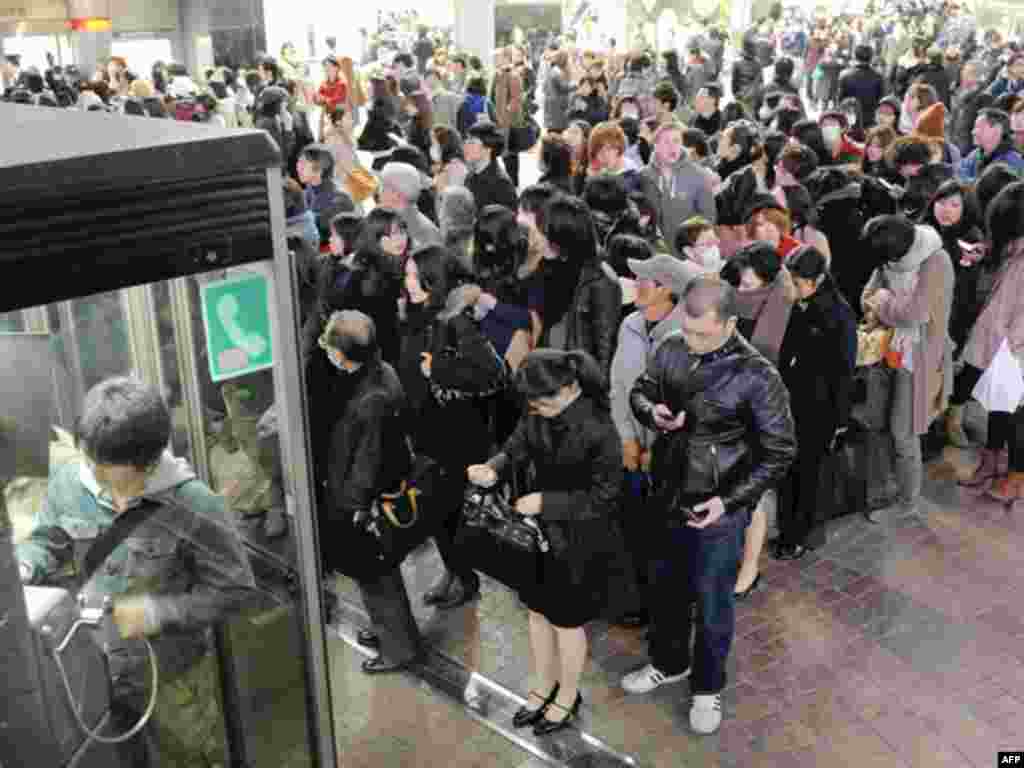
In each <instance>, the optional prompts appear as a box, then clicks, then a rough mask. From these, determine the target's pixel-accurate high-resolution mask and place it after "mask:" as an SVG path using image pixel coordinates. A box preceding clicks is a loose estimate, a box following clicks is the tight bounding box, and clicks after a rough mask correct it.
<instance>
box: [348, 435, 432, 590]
mask: <svg viewBox="0 0 1024 768" xmlns="http://www.w3.org/2000/svg"><path fill="white" fill-rule="evenodd" d="M439 472H440V468H439V466H438V465H437V463H436V462H434V461H433V460H431V459H429V458H427V457H425V456H420V455H416V456H415V457H414V458H413V466H412V470H411V471H410V472H409V476H408V478H407V479H405V480H403V481H402V482H401V484H400V486H399V487H398V488H397V489H396V490H395V491H392V492H388V493H381V494H379V495H378V496H377V498H376V499H374V501H373V504H372V505H371V507H370V509H369V511H368V512H367V513H364V514H362V515H360V516H358V517H357V518H356V519H355V520H354V521H353V527H354V529H355V533H356V535H357V536H358V539H359V541H358V549H359V550H361V556H360V557H359V558H358V560H360V561H361V566H360V567H359V568H358V570H359V571H360V573H359V574H358V575H359V576H363V577H373V576H379V575H382V574H384V573H386V572H387V571H389V570H391V569H393V568H396V567H398V565H399V564H400V563H401V562H402V561H403V560H404V559H405V558H406V556H407V555H408V554H409V553H410V552H412V551H413V550H414V549H416V548H417V547H419V546H420V545H421V544H423V542H425V541H426V540H427V539H428V538H429V537H430V536H433V535H434V534H435V533H436V532H437V531H438V530H439V529H440V526H441V523H442V517H443V513H444V510H443V508H442V507H441V506H440V505H437V504H434V503H433V497H434V493H435V489H436V487H437V483H438V482H439V480H438V474H439ZM354 559H355V558H354ZM353 565H355V564H353ZM353 575H356V574H353Z"/></svg>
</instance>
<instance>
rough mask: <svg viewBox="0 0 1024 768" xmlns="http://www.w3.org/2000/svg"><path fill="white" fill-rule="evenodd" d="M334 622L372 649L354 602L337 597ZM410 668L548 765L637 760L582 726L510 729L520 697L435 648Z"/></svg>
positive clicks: (629, 767)
mask: <svg viewBox="0 0 1024 768" xmlns="http://www.w3.org/2000/svg"><path fill="white" fill-rule="evenodd" d="M337 617H338V619H337V621H336V623H335V624H333V625H331V627H330V629H331V630H332V631H333V632H334V633H335V634H336V635H337V636H338V637H339V638H340V639H341V640H343V641H345V643H347V644H348V645H350V646H351V647H352V648H354V649H355V650H356V651H358V652H359V653H361V654H363V655H364V656H367V657H372V656H374V655H375V654H374V652H373V651H371V650H370V649H368V648H364V647H363V646H361V645H359V643H358V642H356V632H357V631H358V629H359V628H360V627H362V626H366V625H367V623H368V621H369V619H368V617H367V615H366V613H365V612H364V611H363V610H362V608H360V607H359V606H357V605H355V604H353V603H351V602H349V601H347V600H345V599H344V598H341V599H339V601H338V612H337ZM409 672H410V673H412V674H414V675H415V676H416V677H418V678H420V679H421V680H422V681H423V682H425V683H426V684H427V685H429V686H430V687H431V688H433V689H434V690H435V691H438V692H440V693H443V694H444V695H446V696H447V697H449V698H450V699H452V700H454V701H456V702H458V703H459V704H460V705H461V706H462V708H463V709H464V710H465V712H466V713H467V714H468V715H469V716H470V717H471V718H473V720H475V721H477V722H478V723H481V724H482V725H484V726H486V727H487V728H490V729H491V730H492V731H495V732H497V733H499V734H501V735H502V736H504V737H505V738H506V739H508V740H509V741H511V742H512V743H514V744H516V745H517V746H519V747H520V748H522V749H524V750H526V751H527V752H528V753H530V754H531V755H533V756H534V757H536V758H538V759H540V760H543V761H544V762H546V763H549V764H552V765H561V766H568V768H637V766H638V763H637V761H636V760H635V759H634V758H632V757H629V756H627V755H623V754H620V753H618V752H616V751H615V750H613V749H612V748H611V747H609V746H608V745H607V744H605V743H604V742H602V741H601V740H600V739H597V738H595V737H594V736H591V735H590V734H589V733H586V732H585V731H582V730H578V729H576V728H570V729H567V730H564V731H560V732H558V733H556V734H552V735H551V736H543V737H535V736H534V735H533V733H532V732H531V731H530V730H528V729H524V730H515V729H513V728H512V716H513V715H514V714H515V711H516V710H517V709H519V707H521V706H523V705H524V704H525V703H526V700H525V699H523V698H522V697H521V696H519V695H517V694H515V693H513V692H512V691H510V690H508V689H507V688H505V687H504V686H502V685H500V684H499V683H497V682H495V681H493V680H491V679H489V678H487V677H484V676H483V675H481V674H479V673H478V672H473V671H472V670H469V669H466V667H464V666H463V665H462V664H461V663H460V662H458V661H456V660H455V659H453V658H451V657H450V656H448V655H446V654H444V653H441V652H440V651H437V650H434V649H432V648H428V649H427V651H426V660H425V661H423V662H422V663H419V664H416V665H414V666H411V667H409Z"/></svg>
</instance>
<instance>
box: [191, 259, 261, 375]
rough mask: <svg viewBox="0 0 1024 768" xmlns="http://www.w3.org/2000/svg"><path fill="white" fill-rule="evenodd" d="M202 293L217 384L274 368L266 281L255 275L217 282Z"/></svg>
mask: <svg viewBox="0 0 1024 768" xmlns="http://www.w3.org/2000/svg"><path fill="white" fill-rule="evenodd" d="M199 291H200V297H201V300H202V304H203V326H204V328H205V330H206V352H207V358H208V359H209V363H210V377H211V378H212V379H213V380H214V382H221V381H226V380H228V379H233V378H235V377H237V376H242V375H244V374H247V373H252V372H253V371H262V370H264V369H266V368H270V367H272V366H273V365H274V353H273V349H272V347H271V341H270V290H269V286H268V284H267V278H266V277H264V276H263V275H256V274H254V275H245V276H243V277H236V278H229V279H227V280H216V281H213V282H209V283H205V284H203V285H201V286H200V289H199Z"/></svg>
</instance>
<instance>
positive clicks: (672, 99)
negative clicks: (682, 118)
mask: <svg viewBox="0 0 1024 768" xmlns="http://www.w3.org/2000/svg"><path fill="white" fill-rule="evenodd" d="M654 99H655V101H663V102H665V103H667V104H668V108H669V111H671V112H675V111H676V108H677V107H678V106H679V91H677V90H676V87H675V86H674V85H672V83H670V82H668V81H667V80H663V81H662V82H660V83H658V84H657V86H655V88H654Z"/></svg>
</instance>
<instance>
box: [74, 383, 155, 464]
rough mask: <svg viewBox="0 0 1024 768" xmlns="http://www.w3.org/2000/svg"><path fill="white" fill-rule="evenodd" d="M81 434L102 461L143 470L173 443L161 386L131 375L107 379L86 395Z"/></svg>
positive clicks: (85, 449)
mask: <svg viewBox="0 0 1024 768" xmlns="http://www.w3.org/2000/svg"><path fill="white" fill-rule="evenodd" d="M76 437H77V440H78V445H79V447H80V448H81V450H82V453H84V454H85V455H86V457H88V458H89V459H91V460H92V461H94V462H96V463H97V464H113V465H117V466H129V467H135V468H136V469H143V468H145V467H150V466H152V465H153V464H155V463H156V462H157V461H159V459H160V456H161V454H163V452H164V450H166V448H167V446H168V443H169V441H170V439H171V412H170V410H168V408H167V404H166V403H165V402H164V400H163V398H162V397H161V396H160V391H159V390H158V389H157V388H156V387H153V386H150V385H149V384H145V383H143V382H141V381H139V380H138V379H136V378H132V377H129V376H119V377H114V378H110V379H106V380H105V381H101V382H100V383H99V384H97V385H96V386H94V387H93V388H92V389H90V390H89V392H88V393H87V394H86V396H85V402H84V404H83V405H82V417H81V419H79V421H78V427H77V429H76Z"/></svg>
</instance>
